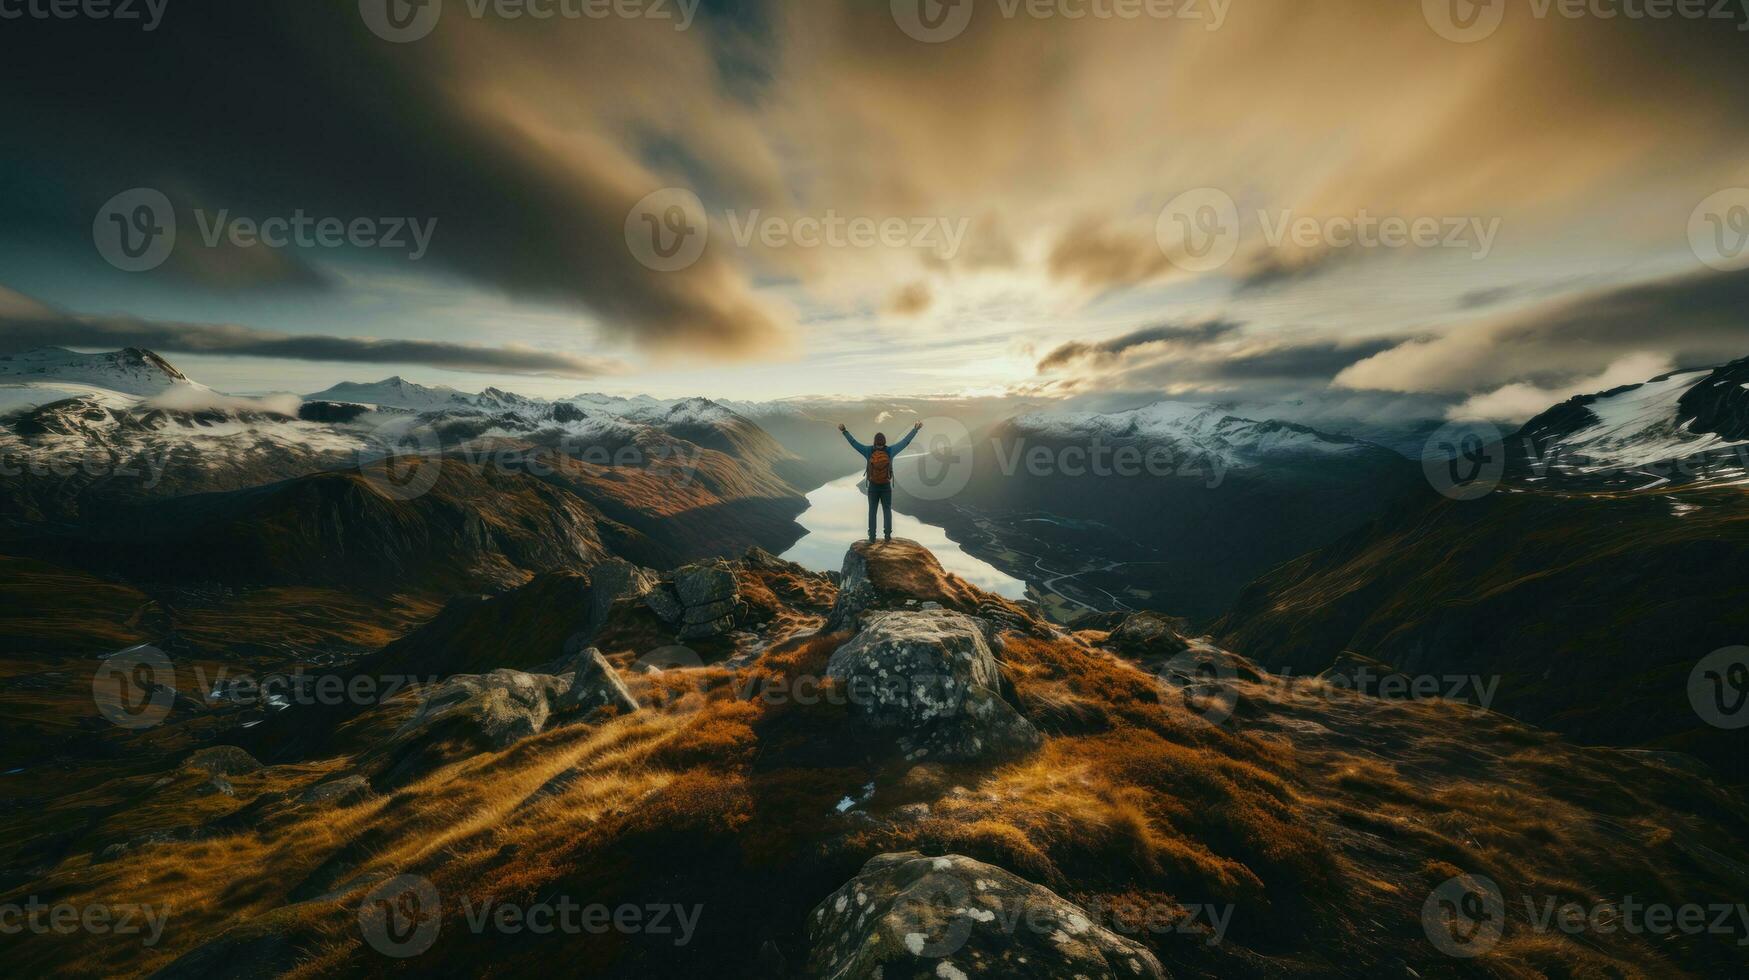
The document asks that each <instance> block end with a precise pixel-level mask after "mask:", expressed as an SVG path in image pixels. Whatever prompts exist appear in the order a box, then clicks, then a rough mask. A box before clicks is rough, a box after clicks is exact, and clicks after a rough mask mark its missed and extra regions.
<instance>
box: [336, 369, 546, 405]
mask: <svg viewBox="0 0 1749 980" xmlns="http://www.w3.org/2000/svg"><path fill="white" fill-rule="evenodd" d="M487 391H497V389H494V388H488V389H487ZM481 394H482V395H483V394H484V392H482V393H481ZM478 397H480V396H477V395H469V394H466V393H464V392H460V391H457V390H455V389H454V388H451V387H448V386H446V385H438V386H436V387H427V386H425V385H422V384H415V383H414V382H411V381H408V380H406V379H404V378H402V377H401V376H400V375H398V374H397V375H395V376H393V377H389V378H384V379H382V380H381V381H367V382H362V383H361V382H357V381H342V382H340V383H339V384H337V385H335V386H333V387H332V388H329V389H327V390H325V391H318V392H315V393H314V394H309V395H305V396H304V400H305V401H329V402H359V403H361V404H365V405H377V406H380V407H384V408H407V409H412V410H413V411H415V412H435V411H440V410H442V409H446V408H474V407H479V405H478V403H477V402H476V401H475V399H476V398H478ZM518 397H520V396H518Z"/></svg>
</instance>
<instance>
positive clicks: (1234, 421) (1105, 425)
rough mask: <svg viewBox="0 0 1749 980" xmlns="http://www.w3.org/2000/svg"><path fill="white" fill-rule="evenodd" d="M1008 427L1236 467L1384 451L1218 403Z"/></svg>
mask: <svg viewBox="0 0 1749 980" xmlns="http://www.w3.org/2000/svg"><path fill="white" fill-rule="evenodd" d="M1007 427H1008V428H1009V429H1010V430H1011V431H1013V432H1016V433H1020V434H1033V435H1038V436H1042V437H1045V438H1051V439H1089V438H1103V439H1107V440H1110V441H1113V442H1129V441H1142V442H1155V443H1170V444H1173V445H1175V446H1178V447H1179V448H1181V449H1183V450H1186V451H1189V452H1191V453H1194V454H1195V455H1197V456H1199V457H1202V458H1207V459H1220V460H1222V461H1223V462H1224V464H1225V465H1227V466H1237V467H1244V466H1251V465H1257V464H1259V463H1261V462H1264V461H1265V460H1266V459H1268V458H1271V457H1280V456H1284V455H1288V454H1301V455H1335V454H1354V453H1368V452H1380V451H1384V450H1383V447H1381V446H1376V445H1373V444H1372V443H1368V442H1364V441H1362V440H1359V439H1354V438H1352V437H1349V436H1344V435H1334V434H1331V433H1327V432H1320V431H1318V430H1317V429H1313V428H1310V427H1308V426H1304V425H1299V424H1297V423H1293V422H1281V421H1277V420H1265V421H1258V420H1256V419H1247V418H1241V417H1239V416H1236V415H1231V414H1228V412H1227V411H1226V409H1225V408H1224V407H1222V406H1220V405H1202V404H1194V403H1190V402H1176V401H1158V402H1154V403H1153V404H1151V405H1145V406H1143V407H1141V408H1136V409H1130V410H1129V411H1124V412H1061V413H1057V412H1028V413H1026V414H1024V415H1017V416H1015V417H1014V418H1012V419H1010V420H1009V421H1008V423H1007Z"/></svg>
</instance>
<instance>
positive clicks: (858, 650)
mask: <svg viewBox="0 0 1749 980" xmlns="http://www.w3.org/2000/svg"><path fill="white" fill-rule="evenodd" d="M826 676H828V677H830V678H833V679H835V680H837V681H839V682H840V683H841V684H843V685H844V687H845V689H846V691H847V694H848V699H849V702H850V705H851V710H852V711H853V712H855V713H856V714H857V715H858V716H859V717H861V718H862V719H863V720H865V721H866V722H867V723H868V725H869V726H870V727H872V728H875V729H880V730H890V731H892V732H893V733H894V735H895V737H896V740H897V741H898V744H899V748H900V749H901V750H902V751H904V752H905V754H906V755H907V756H908V757H911V758H923V757H926V756H927V757H929V758H934V759H948V760H955V759H966V760H969V759H980V758H989V757H995V756H1002V755H1007V754H1012V753H1014V752H1020V751H1026V750H1028V749H1032V748H1036V747H1037V746H1038V744H1039V741H1040V738H1039V734H1038V730H1037V729H1035V728H1034V727H1033V725H1032V723H1031V722H1029V721H1027V720H1026V719H1025V718H1023V717H1021V716H1020V714H1019V713H1018V712H1016V711H1015V710H1014V708H1013V707H1012V706H1010V705H1009V704H1008V702H1006V701H1004V700H1002V698H1001V697H1000V696H999V695H998V694H997V693H996V692H997V690H998V689H999V688H1000V685H1001V680H1000V675H999V673H998V668H997V664H996V657H995V655H994V654H993V653H991V652H990V647H989V645H988V643H986V642H985V638H984V629H983V627H982V625H981V624H980V623H979V622H978V620H976V619H974V618H972V617H971V616H967V615H965V614H963V613H957V612H951V611H948V610H929V611H924V610H918V611H896V612H876V613H873V614H871V615H870V616H869V617H868V618H867V620H866V625H865V626H864V627H863V630H862V632H860V633H858V634H857V635H856V636H855V637H854V638H853V639H851V640H850V641H849V642H847V643H845V644H844V645H843V646H840V647H839V648H838V649H837V650H836V651H834V652H833V654H832V658H831V660H829V661H828V662H827V664H826Z"/></svg>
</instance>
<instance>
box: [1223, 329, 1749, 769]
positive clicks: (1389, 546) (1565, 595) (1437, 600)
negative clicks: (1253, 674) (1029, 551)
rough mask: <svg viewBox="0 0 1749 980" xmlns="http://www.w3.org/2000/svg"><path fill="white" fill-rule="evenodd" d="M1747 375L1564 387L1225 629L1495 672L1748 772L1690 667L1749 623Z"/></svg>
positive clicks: (1231, 639)
mask: <svg viewBox="0 0 1749 980" xmlns="http://www.w3.org/2000/svg"><path fill="white" fill-rule="evenodd" d="M1745 383H1749V361H1736V362H1733V363H1731V364H1728V365H1725V366H1724V367H1721V368H1718V369H1716V370H1711V371H1705V370H1702V371H1683V372H1676V373H1673V374H1669V375H1664V376H1661V377H1659V378H1654V379H1652V380H1649V381H1647V382H1645V383H1643V384H1638V385H1627V386H1623V387H1621V388H1617V389H1614V390H1611V391H1608V392H1603V393H1600V394H1596V395H1587V396H1581V397H1578V398H1574V399H1572V400H1570V401H1568V402H1565V403H1563V404H1561V405H1559V406H1556V407H1554V408H1552V409H1550V410H1549V411H1547V412H1544V413H1543V414H1541V415H1538V416H1537V417H1536V418H1534V419H1532V420H1531V421H1530V422H1528V423H1526V424H1525V425H1524V426H1523V427H1522V428H1521V429H1520V430H1519V431H1518V432H1516V433H1514V434H1513V435H1512V436H1510V437H1507V438H1506V439H1505V441H1504V452H1505V464H1506V465H1505V468H1504V472H1503V474H1502V476H1501V480H1500V483H1499V486H1498V487H1497V488H1495V489H1493V490H1492V491H1491V492H1485V493H1484V494H1483V495H1482V496H1480V497H1479V498H1478V499H1471V500H1457V499H1451V498H1449V497H1447V496H1441V495H1439V494H1436V493H1433V492H1432V491H1431V490H1430V489H1426V488H1423V489H1422V491H1421V492H1420V493H1419V494H1416V495H1412V496H1410V497H1408V498H1406V499H1404V500H1403V501H1400V502H1398V503H1397V504H1396V505H1395V506H1393V507H1391V508H1389V509H1387V510H1385V511H1384V512H1382V513H1381V514H1380V515H1379V516H1378V517H1377V518H1376V519H1374V520H1372V521H1370V522H1368V523H1367V524H1366V525H1365V526H1363V527H1361V528H1359V529H1357V530H1355V531H1353V532H1351V533H1349V534H1347V535H1345V536H1343V537H1342V538H1341V539H1339V540H1337V541H1335V542H1334V543H1332V544H1329V545H1327V546H1325V547H1323V548H1319V549H1317V550H1315V551H1312V552H1309V553H1307V554H1305V555H1302V556H1299V557H1297V558H1294V559H1293V560H1291V561H1288V562H1285V563H1284V564H1282V565H1281V566H1280V567H1277V568H1275V569H1273V570H1271V571H1269V572H1268V573H1267V574H1265V575H1262V576H1261V577H1259V578H1258V579H1257V580H1256V581H1255V582H1253V583H1251V584H1250V585H1249V586H1247V587H1246V589H1245V591H1244V592H1243V593H1242V594H1241V595H1240V596H1239V598H1238V599H1237V601H1236V602H1235V603H1234V605H1233V607H1232V609H1231V610H1230V612H1229V613H1228V614H1227V615H1226V617H1225V618H1224V619H1222V620H1221V621H1220V622H1219V623H1217V624H1216V626H1215V627H1214V628H1215V631H1216V633H1217V634H1218V635H1220V636H1221V637H1222V638H1223V639H1224V641H1225V642H1227V643H1230V644H1232V645H1234V646H1235V647H1239V648H1243V649H1245V650H1247V651H1248V652H1250V653H1251V654H1252V655H1253V656H1255V657H1256V658H1257V659H1258V661H1259V662H1260V663H1262V664H1264V665H1265V666H1267V667H1269V668H1271V669H1278V670H1291V671H1294V672H1297V673H1301V674H1305V673H1316V672H1318V671H1321V670H1323V669H1325V668H1327V667H1329V666H1330V665H1331V663H1332V661H1333V660H1334V659H1335V658H1336V657H1337V655H1338V654H1340V653H1342V652H1343V651H1345V650H1351V651H1354V652H1357V653H1360V654H1362V655H1365V656H1368V657H1372V658H1375V659H1377V660H1379V661H1382V662H1384V663H1385V664H1387V665H1389V666H1390V667H1392V668H1395V669H1398V670H1401V671H1403V672H1405V673H1409V674H1417V675H1438V676H1444V675H1451V676H1467V675H1475V676H1480V677H1489V678H1498V680H1499V690H1498V694H1497V696H1496V697H1495V699H1494V702H1493V707H1495V708H1496V709H1498V710H1501V711H1506V712H1508V713H1510V714H1513V715H1516V716H1518V717H1521V718H1525V719H1527V720H1530V721H1533V722H1535V723H1537V724H1542V725H1547V726H1549V727H1551V728H1554V729H1557V730H1559V731H1563V732H1566V733H1568V734H1570V735H1571V736H1572V737H1574V738H1575V739H1577V740H1579V741H1582V742H1590V743H1603V744H1614V745H1644V744H1650V745H1660V746H1666V747H1670V748H1678V749H1682V750H1684V751H1687V752H1691V753H1694V754H1696V755H1699V756H1701V757H1703V758H1706V759H1708V760H1709V761H1711V762H1713V763H1714V764H1715V765H1718V766H1720V767H1721V768H1723V769H1725V770H1726V771H1728V772H1730V773H1731V774H1732V778H1734V779H1737V780H1741V779H1742V778H1743V777H1744V776H1745V774H1746V773H1749V769H1745V767H1744V764H1743V759H1742V753H1741V752H1740V745H1739V741H1738V739H1737V737H1736V735H1735V733H1734V732H1733V731H1731V730H1729V729H1727V728H1721V727H1717V726H1715V725H1712V724H1709V723H1708V722H1707V721H1706V720H1705V718H1704V715H1703V714H1701V713H1700V712H1698V711H1697V708H1696V705H1695V704H1694V703H1693V702H1692V701H1691V698H1690V674H1691V672H1694V671H1696V670H1697V669H1699V668H1698V666H1697V665H1698V664H1699V662H1700V661H1701V660H1702V658H1704V657H1706V656H1707V655H1709V654H1710V653H1712V652H1713V651H1715V650H1719V649H1721V648H1725V647H1732V646H1735V645H1738V644H1740V643H1741V642H1742V640H1743V637H1744V636H1745V635H1746V634H1749V613H1746V612H1745V611H1744V607H1743V604H1742V603H1741V602H1739V601H1737V599H1736V598H1735V597H1736V596H1737V595H1738V594H1739V593H1740V592H1741V591H1742V589H1741V576H1740V575H1739V574H1738V571H1737V570H1738V569H1741V568H1743V567H1744V562H1745V560H1746V559H1749V519H1746V518H1749V510H1746V509H1745V506H1744V505H1745V494H1746V491H1745V487H1744V486H1743V482H1744V480H1743V460H1742V457H1741V455H1740V453H1741V451H1742V449H1743V446H1742V445H1741V443H1740V441H1739V440H1741V439H1742V438H1743V430H1742V428H1741V420H1742V419H1743V418H1744V417H1745V415H1746V414H1749V390H1746V389H1745V388H1744V385H1745ZM1493 448H1494V449H1496V450H1498V449H1500V448H1501V447H1493ZM1482 489H1483V490H1484V491H1485V490H1486V489H1487V485H1486V484H1484V485H1483V486H1482Z"/></svg>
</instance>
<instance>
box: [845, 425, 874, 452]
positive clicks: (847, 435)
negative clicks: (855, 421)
mask: <svg viewBox="0 0 1749 980" xmlns="http://www.w3.org/2000/svg"><path fill="white" fill-rule="evenodd" d="M838 431H839V432H842V433H844V441H845V442H848V443H850V448H852V449H854V450H856V451H857V452H859V453H861V454H862V455H863V458H864V459H867V458H868V454H869V448H868V447H867V446H865V445H863V444H862V443H860V442H857V441H856V437H855V436H853V435H851V434H850V430H849V429H846V428H845V427H844V426H842V425H840V426H839V427H838Z"/></svg>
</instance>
